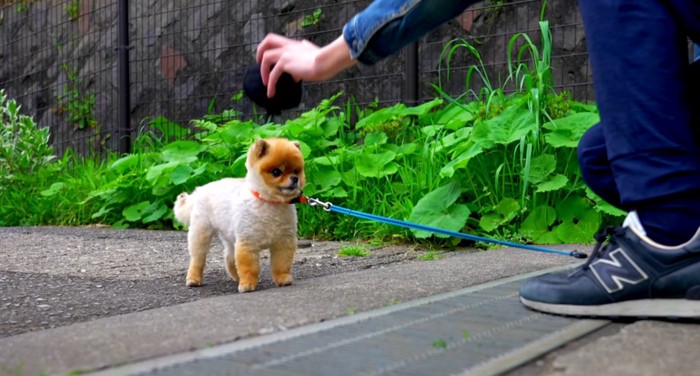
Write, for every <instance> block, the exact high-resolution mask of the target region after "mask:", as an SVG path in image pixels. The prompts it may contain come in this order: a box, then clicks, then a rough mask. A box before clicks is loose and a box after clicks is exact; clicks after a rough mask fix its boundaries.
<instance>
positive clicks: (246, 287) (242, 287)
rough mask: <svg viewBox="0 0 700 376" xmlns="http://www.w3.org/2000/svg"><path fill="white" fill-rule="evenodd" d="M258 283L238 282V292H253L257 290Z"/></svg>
mask: <svg viewBox="0 0 700 376" xmlns="http://www.w3.org/2000/svg"><path fill="white" fill-rule="evenodd" d="M257 287H258V286H257V285H254V284H252V283H239V284H238V292H251V291H255V289H256V288H257Z"/></svg>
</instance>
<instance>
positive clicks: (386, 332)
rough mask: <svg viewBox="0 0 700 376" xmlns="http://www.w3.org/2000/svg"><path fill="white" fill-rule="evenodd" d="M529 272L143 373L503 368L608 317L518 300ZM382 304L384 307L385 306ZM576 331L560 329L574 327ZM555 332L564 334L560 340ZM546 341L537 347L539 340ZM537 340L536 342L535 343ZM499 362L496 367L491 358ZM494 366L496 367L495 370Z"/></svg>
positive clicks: (406, 371)
mask: <svg viewBox="0 0 700 376" xmlns="http://www.w3.org/2000/svg"><path fill="white" fill-rule="evenodd" d="M521 283H522V281H521V280H513V279H510V281H507V282H504V283H502V284H496V283H491V284H486V285H484V287H482V288H479V287H474V288H470V289H465V290H462V291H458V292H455V293H450V294H446V295H445V296H444V297H443V298H438V299H432V300H430V301H426V302H421V303H417V304H410V303H409V304H405V307H401V308H400V309H394V310H384V311H385V312H382V313H378V314H369V315H365V316H364V317H363V318H361V319H357V320H348V319H347V318H346V319H345V320H343V319H341V320H337V324H333V322H328V323H324V325H323V327H321V328H319V329H318V330H304V331H302V332H300V333H298V334H291V335H286V336H280V337H281V338H278V339H271V340H267V341H257V342H256V343H251V344H250V345H247V346H246V345H244V344H241V345H239V346H237V348H235V349H233V350H231V351H226V352H222V353H220V354H217V355H212V356H207V357H201V358H198V359H194V360H188V361H185V362H183V363H179V364H174V365H170V366H167V367H164V368H160V369H156V370H153V371H150V372H148V373H143V374H142V375H224V374H225V375H251V376H256V375H260V376H262V375H270V376H272V375H305V376H312V375H323V376H326V375H334V376H343V375H452V374H458V373H462V372H465V370H466V371H469V370H470V369H471V370H479V372H480V373H496V372H497V371H498V372H500V371H503V370H505V369H507V368H509V367H512V366H514V365H508V364H506V363H508V362H511V363H512V362H513V360H514V359H519V360H517V361H518V362H522V361H523V360H522V358H523V357H522V355H520V356H517V355H516V356H512V355H513V354H515V353H517V352H518V350H522V349H527V348H529V353H531V354H534V355H531V356H535V355H539V354H541V353H542V351H547V350H548V349H551V348H554V347H556V346H559V345H561V344H562V343H565V341H567V340H571V339H572V338H573V337H577V336H580V335H582V334H585V333H586V332H590V331H592V330H595V329H597V328H599V327H601V326H603V325H605V323H606V322H604V321H599V320H596V321H593V320H585V321H588V322H589V323H590V325H585V328H582V327H581V325H580V324H581V323H582V320H576V319H571V318H564V317H558V316H550V315H544V314H540V313H536V312H533V311H530V310H527V309H526V308H524V307H523V306H522V305H521V304H520V302H519V300H518V289H519V287H520V284H521ZM378 312H379V311H378ZM570 327H577V329H576V330H574V331H571V330H569V332H571V333H569V334H566V335H563V336H562V335H558V333H559V334H561V333H562V332H567V328H570ZM553 337H558V339H557V340H554V341H552V338H553ZM537 341H540V342H543V344H542V345H543V346H545V347H543V348H542V349H539V350H537V349H536V350H535V351H533V349H532V347H533V346H532V345H533V343H537ZM528 346H529V347H528ZM492 363H498V364H496V365H495V367H491V368H489V367H488V365H489V364H492ZM489 369H490V370H491V371H489Z"/></svg>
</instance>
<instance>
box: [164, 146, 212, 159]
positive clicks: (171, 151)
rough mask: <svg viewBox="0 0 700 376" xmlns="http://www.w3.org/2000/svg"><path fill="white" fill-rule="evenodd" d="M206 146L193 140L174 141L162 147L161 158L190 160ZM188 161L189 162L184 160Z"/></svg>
mask: <svg viewBox="0 0 700 376" xmlns="http://www.w3.org/2000/svg"><path fill="white" fill-rule="evenodd" d="M206 149H207V147H206V146H205V145H202V144H200V143H198V142H194V141H175V142H172V143H170V144H168V145H166V146H165V147H164V148H163V159H164V160H165V161H168V162H171V161H185V160H187V161H190V160H191V159H192V158H193V157H196V156H197V155H198V154H199V153H201V152H203V151H204V150H206ZM186 163H189V162H186Z"/></svg>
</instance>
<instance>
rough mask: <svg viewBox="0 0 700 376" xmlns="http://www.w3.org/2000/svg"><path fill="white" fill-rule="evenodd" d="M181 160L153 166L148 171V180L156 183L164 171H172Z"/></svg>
mask: <svg viewBox="0 0 700 376" xmlns="http://www.w3.org/2000/svg"><path fill="white" fill-rule="evenodd" d="M179 165H180V162H167V163H161V164H159V165H155V166H151V167H150V168H149V169H148V172H147V173H146V180H147V181H148V182H150V183H151V184H154V182H155V181H156V180H158V179H159V178H160V177H161V176H162V175H163V174H164V173H166V172H170V171H172V170H173V169H174V168H175V167H176V166H179Z"/></svg>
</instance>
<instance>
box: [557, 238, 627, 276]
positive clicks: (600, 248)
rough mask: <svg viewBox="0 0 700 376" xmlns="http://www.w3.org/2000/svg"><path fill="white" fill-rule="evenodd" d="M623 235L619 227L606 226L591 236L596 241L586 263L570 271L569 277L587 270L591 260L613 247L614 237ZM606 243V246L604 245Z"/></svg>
mask: <svg viewBox="0 0 700 376" xmlns="http://www.w3.org/2000/svg"><path fill="white" fill-rule="evenodd" d="M622 233H623V230H622V228H621V227H619V226H618V227H612V226H607V227H603V228H601V229H600V230H598V232H596V234H595V235H594V236H593V238H594V239H595V240H596V245H595V247H593V252H591V254H590V255H589V256H588V259H587V260H586V262H585V263H584V264H583V265H581V267H579V268H576V269H575V270H574V271H572V272H571V273H570V274H569V275H570V276H572V275H574V274H576V273H577V272H580V271H584V270H588V268H589V266H590V264H591V262H593V260H595V259H597V258H599V257H600V256H602V255H603V254H605V252H606V251H607V250H608V248H610V247H611V246H614V245H615V244H616V242H615V235H618V236H619V235H621V234H622ZM606 242H607V244H606Z"/></svg>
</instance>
